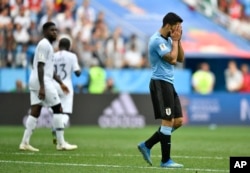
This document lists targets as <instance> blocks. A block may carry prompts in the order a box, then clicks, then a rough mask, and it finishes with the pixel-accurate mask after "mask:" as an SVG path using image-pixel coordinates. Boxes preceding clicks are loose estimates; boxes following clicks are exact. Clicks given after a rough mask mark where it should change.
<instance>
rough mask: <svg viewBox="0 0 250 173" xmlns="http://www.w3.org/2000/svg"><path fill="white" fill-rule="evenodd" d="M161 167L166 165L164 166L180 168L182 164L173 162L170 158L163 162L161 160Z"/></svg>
mask: <svg viewBox="0 0 250 173" xmlns="http://www.w3.org/2000/svg"><path fill="white" fill-rule="evenodd" d="M161 167H166V168H182V167H183V165H182V164H179V163H175V162H174V161H173V160H172V159H169V160H168V161H167V162H165V163H162V162H161Z"/></svg>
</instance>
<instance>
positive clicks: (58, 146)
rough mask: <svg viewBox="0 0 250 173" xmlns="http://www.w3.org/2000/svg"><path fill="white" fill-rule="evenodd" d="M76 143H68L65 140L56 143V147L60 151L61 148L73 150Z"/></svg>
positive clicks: (75, 147)
mask: <svg viewBox="0 0 250 173" xmlns="http://www.w3.org/2000/svg"><path fill="white" fill-rule="evenodd" d="M77 148H78V147H77V145H72V144H69V143H67V142H65V143H63V144H57V145H56V149H57V150H59V151H62V150H75V149H77Z"/></svg>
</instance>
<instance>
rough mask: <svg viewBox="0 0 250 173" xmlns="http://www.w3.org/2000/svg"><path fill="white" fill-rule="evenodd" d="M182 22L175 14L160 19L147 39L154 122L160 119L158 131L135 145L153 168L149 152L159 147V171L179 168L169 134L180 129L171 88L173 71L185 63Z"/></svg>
mask: <svg viewBox="0 0 250 173" xmlns="http://www.w3.org/2000/svg"><path fill="white" fill-rule="evenodd" d="M182 22H183V20H182V18H181V17H179V16H178V15H177V14H175V13H172V12H169V13H168V14H166V15H165V16H164V18H163V24H162V27H161V28H160V30H159V31H157V32H155V33H154V34H153V35H152V36H151V37H150V39H149V43H148V51H149V52H148V53H149V54H148V55H149V62H150V66H151V69H152V77H151V81H150V84H149V88H150V95H151V100H152V104H153V109H154V116H155V119H161V125H160V128H159V129H158V130H157V131H156V132H155V133H154V134H153V135H152V136H151V137H150V138H148V139H147V140H146V141H145V142H141V143H140V144H139V145H138V149H139V151H140V152H141V153H142V155H143V158H144V159H145V160H146V161H147V162H148V163H149V164H150V165H152V161H151V158H150V150H151V148H152V147H153V146H154V145H155V144H156V143H158V142H160V144H161V153H162V158H161V163H160V166H161V167H168V168H181V167H183V165H182V164H179V163H176V162H174V161H173V160H172V159H171V157H170V151H171V134H172V132H173V131H174V130H176V129H177V128H178V127H180V126H181V125H182V110H181V104H180V100H179V97H178V94H177V93H176V91H175V88H174V67H175V65H176V63H177V62H183V61H184V51H183V48H182V45H181V36H182V26H181V24H182Z"/></svg>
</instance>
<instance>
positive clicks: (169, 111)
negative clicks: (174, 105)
mask: <svg viewBox="0 0 250 173" xmlns="http://www.w3.org/2000/svg"><path fill="white" fill-rule="evenodd" d="M165 111H166V115H167V116H169V115H171V109H170V108H166V109H165Z"/></svg>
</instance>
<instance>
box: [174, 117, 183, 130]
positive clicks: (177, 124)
mask: <svg viewBox="0 0 250 173" xmlns="http://www.w3.org/2000/svg"><path fill="white" fill-rule="evenodd" d="M182 124H183V119H182V118H177V119H175V121H174V128H179V127H181V126H182Z"/></svg>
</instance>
